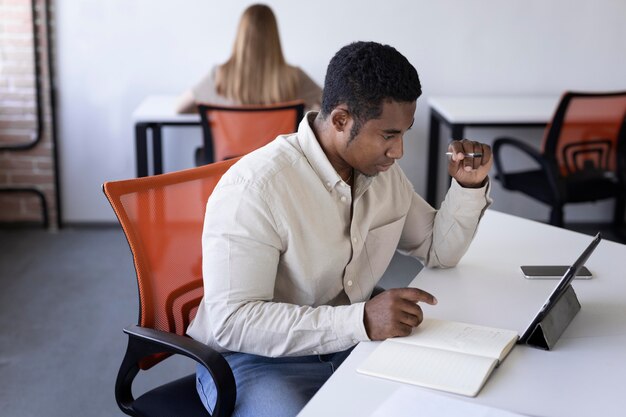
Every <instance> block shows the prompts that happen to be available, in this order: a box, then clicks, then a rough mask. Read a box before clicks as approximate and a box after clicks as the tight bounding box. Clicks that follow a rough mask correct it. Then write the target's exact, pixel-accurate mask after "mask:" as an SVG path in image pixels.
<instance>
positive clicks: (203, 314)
mask: <svg viewBox="0 0 626 417" xmlns="http://www.w3.org/2000/svg"><path fill="white" fill-rule="evenodd" d="M315 115H316V114H315V113H313V112H310V113H308V114H307V117H305V118H304V120H303V121H302V123H301V124H300V126H299V129H298V132H297V133H294V134H292V135H287V136H280V137H278V138H277V139H276V140H274V141H273V142H271V143H270V144H268V145H267V146H265V147H263V148H261V149H259V150H257V151H255V152H252V153H251V154H249V155H247V156H245V157H244V158H242V159H241V161H239V162H238V163H236V164H235V165H234V166H233V167H232V168H231V169H230V170H229V171H228V172H227V173H226V174H225V175H224V176H223V177H222V179H221V181H220V182H219V184H218V185H217V187H216V188H215V190H214V191H213V194H212V195H211V197H210V198H209V201H208V204H207V209H206V217H205V222H204V232H203V236H202V252H203V260H202V267H203V276H204V297H203V299H202V302H201V303H200V306H199V308H198V313H197V315H196V317H195V319H194V320H193V322H192V323H191V325H190V326H189V329H188V334H189V335H190V336H191V337H193V338H194V339H196V340H199V341H201V342H203V343H206V344H208V345H209V346H211V347H213V348H216V349H217V350H220V351H227V350H230V351H238V352H247V353H254V354H258V355H264V356H271V357H276V356H298V355H311V354H324V353H330V352H337V351H340V350H344V349H347V348H349V347H350V346H353V345H354V344H356V343H358V342H359V341H363V340H369V339H368V337H367V333H366V331H365V326H364V323H363V312H364V305H365V301H367V300H368V299H369V297H370V295H371V293H372V290H373V288H374V286H375V285H376V283H377V282H378V280H379V279H380V278H381V276H382V275H383V273H384V272H385V270H386V268H387V266H388V265H389V262H390V261H391V258H392V256H393V254H394V252H395V251H396V250H400V251H401V252H402V253H405V254H409V255H412V256H415V257H417V258H418V259H420V260H421V261H422V262H423V263H424V264H425V265H426V266H436V267H451V266H454V265H456V264H457V262H458V261H459V259H460V258H461V256H462V255H463V254H464V253H465V251H466V250H467V248H468V246H469V244H470V242H471V240H472V237H473V236H474V233H475V231H476V228H477V226H478V222H479V220H480V218H481V216H482V214H483V213H484V211H485V209H486V208H487V207H488V206H489V204H490V203H491V200H490V198H489V196H488V194H489V193H488V188H489V185H487V186H485V187H483V188H478V189H466V188H463V187H461V186H460V185H458V184H457V183H456V182H455V181H454V180H453V182H452V186H451V189H450V191H449V192H448V194H447V196H446V199H445V201H444V202H443V204H442V206H441V209H440V210H439V211H436V210H435V209H433V208H432V207H431V206H430V205H428V204H427V203H426V202H425V201H424V200H423V199H422V198H421V197H420V196H419V195H417V194H416V193H415V191H414V190H413V187H412V185H411V183H410V182H409V181H408V179H407V178H406V177H405V175H404V173H403V172H402V170H401V169H400V167H399V166H398V165H397V164H394V165H393V166H392V167H391V169H389V170H388V171H386V172H382V173H380V174H379V175H378V176H376V177H366V176H364V175H357V176H356V178H355V182H354V187H356V188H355V190H354V192H352V190H351V187H350V186H349V185H347V184H346V183H344V182H343V181H342V179H341V178H340V176H339V175H338V174H337V172H336V171H335V169H334V168H333V167H332V165H331V164H330V162H329V161H328V158H327V157H326V155H325V154H324V152H323V150H322V148H321V146H320V145H319V143H318V141H317V139H316V137H315V134H314V133H313V131H312V129H311V127H310V124H309V123H310V122H312V120H313V119H314V118H315ZM351 208H352V216H351V215H350V211H351Z"/></svg>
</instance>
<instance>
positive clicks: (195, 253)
mask: <svg viewBox="0 0 626 417" xmlns="http://www.w3.org/2000/svg"><path fill="white" fill-rule="evenodd" d="M235 162H236V159H231V160H228V161H224V162H219V163H215V164H211V165H204V166H202V167H199V168H192V169H188V170H184V171H177V172H171V173H167V174H163V175H155V176H150V177H143V178H136V179H130V180H122V181H113V182H106V183H104V185H103V189H104V193H105V195H106V197H107V198H108V200H109V202H110V203H111V206H112V207H113V210H114V211H115V214H116V215H117V218H118V220H119V222H120V224H121V225H122V228H123V230H124V234H125V235H126V239H127V240H128V243H129V245H130V249H131V252H132V254H133V260H134V264H135V271H136V273H137V283H138V289H139V324H138V325H133V326H129V327H127V328H125V329H124V332H125V333H126V334H128V347H127V350H126V355H125V356H124V359H123V361H122V364H121V366H120V370H119V373H118V376H117V381H116V383H115V398H116V400H117V403H118V405H119V407H120V409H121V410H122V411H123V412H124V413H126V414H128V415H131V416H177V417H183V416H209V415H210V414H209V413H208V412H207V411H206V409H205V408H204V406H203V405H202V403H201V401H200V399H199V397H198V394H197V391H196V382H195V374H192V375H188V376H186V377H184V378H181V379H178V380H175V381H172V382H170V383H168V384H165V385H162V386H159V387H157V388H155V389H153V390H151V391H148V392H146V393H144V394H143V395H141V396H139V397H138V398H134V397H133V394H132V392H131V388H132V383H133V380H134V378H135V376H136V375H137V374H138V372H139V370H148V369H150V368H151V367H152V366H154V365H155V364H157V363H159V362H161V361H162V360H164V359H166V358H167V357H169V356H170V355H172V354H178V355H184V356H187V357H189V358H191V359H193V360H195V361H196V362H198V363H200V364H202V365H204V366H205V367H206V368H207V369H208V370H209V371H210V372H211V375H212V376H213V379H214V381H215V384H216V386H217V391H218V398H217V404H216V405H215V410H214V413H213V416H230V415H231V414H232V411H233V408H234V406H235V399H236V387H235V380H234V377H233V374H232V371H231V369H230V367H229V365H228V363H227V362H226V360H225V359H224V358H223V357H222V355H220V354H219V353H218V352H216V351H214V350H213V349H211V348H209V347H208V346H206V345H204V344H203V343H200V342H197V341H195V340H193V339H191V338H189V337H187V336H185V332H186V330H187V326H188V325H189V322H190V321H191V320H192V319H193V317H194V316H195V314H196V311H197V308H198V304H199V302H200V300H201V298H202V294H203V285H202V268H201V254H202V252H201V236H202V227H203V220H204V212H205V205H206V201H207V199H208V197H209V195H210V194H211V193H212V192H213V188H214V187H215V185H216V184H217V181H218V180H219V179H220V178H221V176H222V175H223V174H224V172H226V170H227V169H228V168H229V167H230V166H231V165H233V164H234V163H235Z"/></svg>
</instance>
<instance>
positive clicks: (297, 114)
mask: <svg viewBox="0 0 626 417" xmlns="http://www.w3.org/2000/svg"><path fill="white" fill-rule="evenodd" d="M198 112H199V113H200V118H201V120H202V132H203V135H202V136H203V147H202V148H198V149H196V155H195V160H196V166H200V165H204V164H210V163H211V162H214V161H223V160H225V159H230V158H235V157H238V156H242V155H245V154H247V153H249V152H251V151H253V150H255V149H258V148H260V147H261V146H263V145H265V144H267V143H269V142H271V141H272V140H274V139H275V138H276V137H277V136H278V135H282V134H287V133H293V132H295V131H296V130H297V129H298V124H299V123H300V120H302V116H303V114H304V102H302V101H292V102H288V103H279V104H272V105H267V106H265V105H264V106H236V107H235V106H214V105H210V104H198Z"/></svg>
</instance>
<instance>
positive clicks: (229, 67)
mask: <svg viewBox="0 0 626 417" xmlns="http://www.w3.org/2000/svg"><path fill="white" fill-rule="evenodd" d="M297 76H298V75H297V71H296V68H295V67H292V66H290V65H287V63H286V62H285V58H284V56H283V52H282V49H281V45H280V37H279V34H278V25H277V23H276V18H275V16H274V13H273V12H272V9H270V8H269V7H268V6H265V5H262V4H255V5H252V6H250V7H248V8H247V9H246V11H245V12H244V13H243V15H242V17H241V20H240V22H239V28H238V30H237V37H236V38H235V44H234V46H233V52H232V55H231V56H230V58H229V59H228V61H226V62H225V63H224V64H222V65H221V66H220V67H219V68H218V70H217V73H216V80H215V85H216V89H217V93H218V94H220V95H222V96H225V97H227V98H229V99H231V100H234V101H236V102H239V103H241V104H272V103H278V102H284V101H289V100H295V99H296V98H297V97H296V94H297V91H296V90H297V81H298V80H297Z"/></svg>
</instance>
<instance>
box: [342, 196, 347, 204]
mask: <svg viewBox="0 0 626 417" xmlns="http://www.w3.org/2000/svg"><path fill="white" fill-rule="evenodd" d="M340 200H341V202H342V203H345V202H346V200H347V198H346V196H345V195H342V196H341V198H340Z"/></svg>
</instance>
